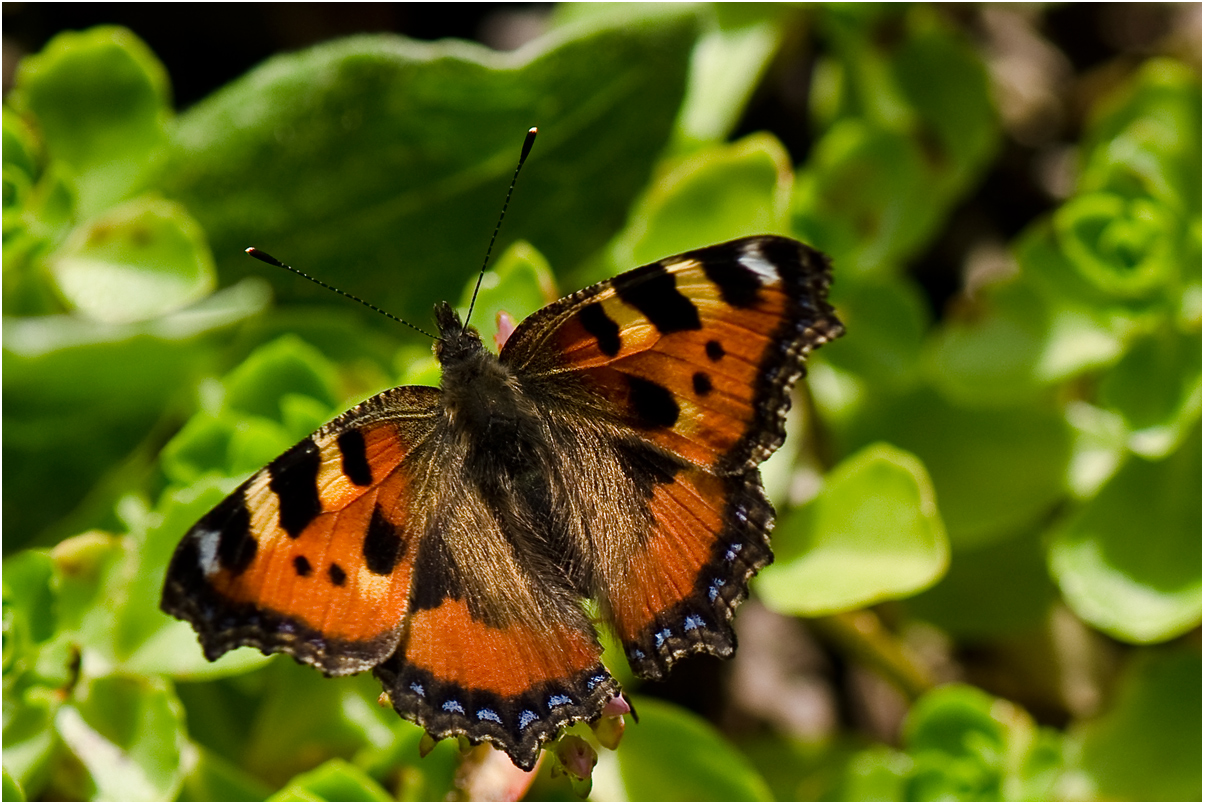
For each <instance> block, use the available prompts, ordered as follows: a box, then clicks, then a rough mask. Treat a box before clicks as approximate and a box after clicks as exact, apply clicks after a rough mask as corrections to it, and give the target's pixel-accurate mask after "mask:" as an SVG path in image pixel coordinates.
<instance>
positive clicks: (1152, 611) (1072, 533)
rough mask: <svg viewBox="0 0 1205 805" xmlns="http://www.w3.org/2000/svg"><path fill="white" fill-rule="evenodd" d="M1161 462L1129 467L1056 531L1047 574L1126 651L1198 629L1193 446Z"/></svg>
mask: <svg viewBox="0 0 1205 805" xmlns="http://www.w3.org/2000/svg"><path fill="white" fill-rule="evenodd" d="M1200 433H1201V431H1200V429H1199V428H1198V429H1196V430H1195V431H1194V432H1193V433H1192V434H1191V435H1189V436H1188V438H1187V439H1186V440H1185V441H1184V444H1183V445H1182V446H1181V447H1180V449H1179V450H1178V451H1177V452H1176V453H1174V454H1173V455H1171V456H1170V457H1168V458H1166V459H1163V460H1161V461H1147V460H1145V459H1142V458H1139V457H1132V458H1131V459H1130V460H1129V461H1128V462H1127V463H1126V464H1125V465H1124V466H1123V467H1122V468H1121V469H1120V470H1119V471H1118V473H1117V474H1116V475H1115V476H1114V477H1113V478H1112V479H1111V480H1110V481H1109V482H1108V483H1107V484H1105V485H1104V487H1103V488H1102V489H1101V490H1100V492H1099V493H1098V494H1097V496H1096V497H1095V498H1093V499H1092V500H1091V501H1089V502H1088V503H1086V504H1085V505H1084V506H1083V507H1082V508H1081V509H1080V510H1079V511H1077V512H1076V513H1075V514H1073V515H1072V516H1071V517H1070V518H1069V519H1068V520H1067V521H1066V522H1065V523H1064V524H1063V525H1062V526H1061V527H1059V528H1058V529H1057V530H1056V532H1055V536H1054V540H1053V542H1052V543H1051V546H1050V571H1051V573H1052V574H1053V575H1054V577H1055V580H1056V582H1057V583H1058V585H1059V588H1060V589H1061V590H1062V592H1063V597H1064V598H1065V599H1066V601H1067V604H1068V605H1069V606H1070V607H1071V608H1072V609H1073V610H1074V611H1075V613H1076V614H1077V615H1079V616H1080V617H1081V618H1083V619H1084V620H1086V621H1087V622H1088V623H1090V624H1092V625H1093V626H1095V627H1096V628H1098V629H1101V630H1102V631H1104V632H1107V633H1108V634H1110V635H1112V636H1114V637H1116V638H1118V639H1119V640H1124V641H1127V642H1131V643H1155V642H1160V641H1163V640H1168V639H1171V638H1172V637H1175V636H1177V635H1180V634H1183V633H1184V632H1186V631H1188V630H1190V629H1192V628H1193V627H1194V626H1196V625H1197V624H1199V623H1200V622H1201V437H1200Z"/></svg>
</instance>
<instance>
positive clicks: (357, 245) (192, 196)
mask: <svg viewBox="0 0 1205 805" xmlns="http://www.w3.org/2000/svg"><path fill="white" fill-rule="evenodd" d="M695 29H696V23H695V19H694V12H693V10H691V9H647V10H646V9H635V8H634V9H633V10H632V11H631V12H630V13H628V14H627V15H625V16H624V18H623V19H619V20H611V21H610V22H598V23H595V22H591V21H586V22H584V23H583V24H581V25H573V26H567V27H565V28H562V29H559V30H557V31H554V32H552V33H550V34H548V35H547V36H546V37H544V38H542V39H539V40H537V41H535V42H532V43H531V44H529V45H528V46H526V47H525V48H523V49H522V50H519V51H517V52H515V53H507V54H503V53H497V52H494V51H490V50H488V49H486V48H483V47H478V46H476V45H471V44H468V43H465V42H456V41H444V42H437V43H420V42H415V41H411V40H406V39H401V38H398V37H391V36H361V37H352V38H348V39H343V40H338V41H335V42H330V43H326V44H323V45H319V46H317V47H314V48H311V49H309V50H305V51H301V52H299V53H293V54H287V55H282V56H277V57H275V58H273V59H271V60H269V61H268V62H265V63H264V64H262V65H260V66H259V67H257V68H256V69H254V70H252V71H251V72H250V73H248V74H247V75H246V76H244V77H243V78H241V79H239V80H237V81H235V82H234V83H232V84H230V85H228V86H227V87H225V88H224V89H222V90H220V91H219V92H218V93H216V94H215V95H213V96H211V97H210V98H208V99H206V100H205V101H203V102H201V103H200V104H198V105H196V106H195V107H193V108H192V109H190V110H189V111H188V112H187V113H185V114H184V115H182V116H181V118H180V120H179V126H178V128H177V136H176V137H175V140H174V152H175V158H174V161H173V163H172V168H171V169H170V170H169V172H168V176H167V180H166V183H167V186H168V193H169V195H171V196H172V197H174V198H177V199H179V200H181V201H183V202H184V203H185V204H186V205H187V206H188V208H189V210H190V211H192V212H193V214H194V215H196V216H197V219H198V220H200V221H201V223H202V225H203V226H204V227H205V230H206V232H207V234H208V235H209V237H210V240H211V243H212V245H213V249H214V254H215V255H216V256H217V259H218V265H219V268H220V270H221V271H222V275H223V277H225V278H227V279H229V278H231V277H237V276H241V275H246V274H248V273H252V272H256V273H259V274H262V273H263V272H262V271H261V268H262V267H261V266H259V265H258V264H255V263H253V261H250V260H247V259H246V257H245V256H244V255H243V254H242V253H241V252H242V250H243V249H245V248H246V247H248V246H251V245H256V246H260V247H262V248H264V249H266V250H267V251H269V252H271V253H273V254H275V255H276V256H277V257H279V258H280V259H282V260H284V261H285V262H287V263H291V264H293V265H296V266H297V267H298V268H300V269H302V270H305V271H306V272H307V273H309V274H312V275H314V276H320V277H322V279H323V280H324V281H326V282H328V283H330V284H332V285H335V286H337V287H339V288H342V289H344V290H346V291H349V292H351V293H355V294H356V295H358V296H360V297H362V298H364V299H368V300H371V301H372V302H373V303H374V304H376V305H378V306H380V307H382V308H385V309H387V310H390V311H392V312H394V313H396V314H398V315H401V316H403V317H405V318H407V319H410V320H412V321H414V322H415V323H417V324H419V325H420V326H421V325H422V324H424V323H426V322H428V321H430V318H429V317H430V310H431V305H432V304H434V303H436V302H438V301H440V300H443V299H454V298H456V295H457V294H458V293H459V290H460V288H461V287H462V286H463V284H464V282H465V281H466V280H467V279H468V278H469V277H471V276H472V275H473V272H475V271H476V270H477V267H478V266H479V265H480V262H481V259H482V256H483V255H484V253H485V246H486V244H487V243H488V241H489V236H490V232H491V231H492V230H493V227H494V223H495V221H496V220H497V217H498V210H499V208H500V205H501V204H502V199H503V197H504V196H505V193H506V188H507V185H508V183H509V181H510V178H511V175H512V174H513V172H514V166H515V162H516V160H517V159H518V156H519V147H520V145H521V143H522V141H523V136H524V133H525V132H526V131H527V129H528V128H529V127H530V126H533V125H535V126H539V127H540V130H541V134H540V137H539V139H537V141H536V144H535V148H534V150H533V151H532V154H531V158H530V159H529V160H528V162H527V165H526V167H525V168H524V170H523V174H522V176H520V177H519V182H518V187H517V189H516V194H515V197H514V201H513V202H512V204H511V207H510V210H509V212H508V213H507V220H506V225H505V227H504V228H503V231H502V234H501V237H500V241H499V244H498V247H499V248H502V249H504V248H505V247H506V245H507V244H508V243H509V242H510V241H512V240H514V239H516V238H524V239H526V240H528V241H529V242H531V243H532V244H533V245H534V246H535V248H536V249H538V250H539V251H540V252H541V253H542V254H544V255H545V256H546V257H547V258H548V260H549V262H550V263H551V264H553V265H555V266H557V267H558V269H559V270H564V269H566V268H570V267H572V266H574V265H575V264H577V263H578V262H580V261H581V260H583V259H584V258H585V257H586V256H587V255H589V254H590V253H591V252H592V251H593V250H595V249H597V248H598V246H600V245H601V244H602V243H603V242H604V241H605V240H606V239H607V238H608V237H609V236H610V235H611V234H612V233H613V232H614V231H615V230H616V229H617V228H618V226H619V225H620V224H621V223H622V220H623V216H624V215H625V213H626V211H627V204H628V203H629V202H630V200H631V199H632V197H633V196H634V195H635V194H636V193H637V192H638V191H639V189H640V188H641V187H643V185H644V184H645V183H646V181H647V180H648V176H649V172H650V169H651V167H652V164H653V160H654V159H655V157H656V155H657V154H658V153H659V152H660V151H661V149H662V148H663V147H664V146H665V144H666V143H667V141H668V139H669V138H670V136H671V134H672V131H673V126H674V120H675V117H676V114H677V110H678V106H679V104H680V102H681V99H682V96H683V93H684V92H685V85H686V72H687V67H688V63H689V58H690V52H691V48H692V46H693V44H694V40H695V36H696V30H695ZM271 280H272V282H273V283H274V284H275V285H276V286H277V288H278V289H280V290H281V291H282V296H283V297H285V298H296V297H298V296H299V295H301V294H306V293H309V289H306V290H305V291H301V290H299V287H300V286H299V285H298V283H299V282H300V281H299V280H297V279H296V278H288V277H285V276H284V275H283V273H282V272H277V275H276V276H272V277H271Z"/></svg>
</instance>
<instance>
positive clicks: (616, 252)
mask: <svg viewBox="0 0 1205 805" xmlns="http://www.w3.org/2000/svg"><path fill="white" fill-rule="evenodd" d="M792 182H793V178H792V175H791V163H790V159H789V157H788V156H787V153H786V151H785V150H784V149H783V147H782V144H781V143H779V142H778V140H776V139H774V138H773V137H772V136H770V135H766V134H756V135H751V136H749V137H746V138H745V139H743V140H741V141H740V142H737V143H733V144H732V145H725V146H714V147H711V148H704V149H700V150H698V151H696V152H694V153H693V154H691V155H689V156H687V157H685V158H683V159H682V160H681V161H680V162H679V163H678V164H677V166H676V167H675V168H674V169H673V170H672V171H671V172H670V173H669V174H668V175H666V176H665V177H664V178H662V179H661V180H659V181H658V182H656V184H654V185H653V186H652V187H651V188H650V189H649V191H648V193H647V194H646V195H645V197H644V198H642V199H641V200H640V201H639V202H638V203H637V204H636V206H635V208H634V209H633V211H632V214H631V217H630V219H629V223H628V227H627V229H625V230H624V232H623V233H621V234H620V235H619V237H617V238H616V240H615V243H614V244H613V245H612V247H611V249H610V253H609V255H608V256H609V263H608V264H607V265H605V266H599V267H598V268H596V269H595V270H594V271H593V273H592V274H591V275H590V276H588V277H587V279H588V280H590V281H595V280H601V279H605V278H606V277H608V276H610V275H612V274H614V273H616V272H620V271H627V270H628V269H632V268H635V267H637V266H640V265H644V264H646V263H651V262H654V261H656V260H660V259H661V258H663V257H668V256H670V255H672V254H678V253H680V252H684V251H688V250H690V249H697V248H699V247H702V246H709V245H711V244H713V243H721V242H723V241H726V240H731V239H733V238H738V237H743V236H746V235H762V234H766V233H775V232H779V233H781V232H786V231H787V205H788V203H789V199H790V193H791V186H792Z"/></svg>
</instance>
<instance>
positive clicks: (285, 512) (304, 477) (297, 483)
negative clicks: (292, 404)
mask: <svg viewBox="0 0 1205 805" xmlns="http://www.w3.org/2000/svg"><path fill="white" fill-rule="evenodd" d="M321 464H322V458H321V456H319V455H318V445H316V444H314V440H313V439H306V440H304V441H302V442H300V443H299V444H297V445H295V446H293V447H292V448H290V449H289V450H288V452H286V453H284V455H282V456H280V457H279V458H277V459H276V460H274V461H273V462H272V463H271V464H269V465H268V488H269V489H271V490H272V491H273V492H275V493H276V499H277V501H278V502H279V504H280V527H281V528H283V529H284V530H285V533H286V534H288V535H289V536H290V537H292V538H293V539H297V537H299V536H301V532H302V531H304V530H305V527H306V526H308V525H309V524H310V523H311V522H313V521H314V518H315V517H317V516H318V515H319V514H321V513H322V502H321V501H319V500H318V469H319V467H320V466H321Z"/></svg>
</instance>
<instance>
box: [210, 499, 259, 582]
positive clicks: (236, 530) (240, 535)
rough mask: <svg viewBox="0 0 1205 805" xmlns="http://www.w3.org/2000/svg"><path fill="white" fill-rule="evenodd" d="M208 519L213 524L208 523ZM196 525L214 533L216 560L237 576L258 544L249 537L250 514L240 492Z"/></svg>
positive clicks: (245, 566)
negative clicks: (216, 548)
mask: <svg viewBox="0 0 1205 805" xmlns="http://www.w3.org/2000/svg"><path fill="white" fill-rule="evenodd" d="M210 518H213V519H214V520H216V521H217V522H216V523H212V524H211V522H210ZM196 527H198V528H204V529H213V530H215V531H217V532H218V535H219V536H218V563H219V564H221V566H222V567H224V568H225V569H226V570H229V571H230V572H231V573H233V574H234V575H236V576H237V575H239V574H240V573H242V572H243V571H244V570H246V569H247V566H248V565H250V564H251V561H252V560H253V559H255V552H256V551H257V550H258V549H259V543H258V542H256V541H255V537H253V536H251V513H250V512H249V511H247V504H246V502H245V501H244V500H243V496H242V493H241V492H235V493H234V494H233V495H231V496H230V497H228V498H226V500H224V501H222V503H221V504H220V505H219V506H218V507H217V508H216V509H214V510H213V513H212V514H210V515H209V516H208V517H206V518H205V519H204V520H202V521H201V522H200V523H198V524H197V526H196Z"/></svg>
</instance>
